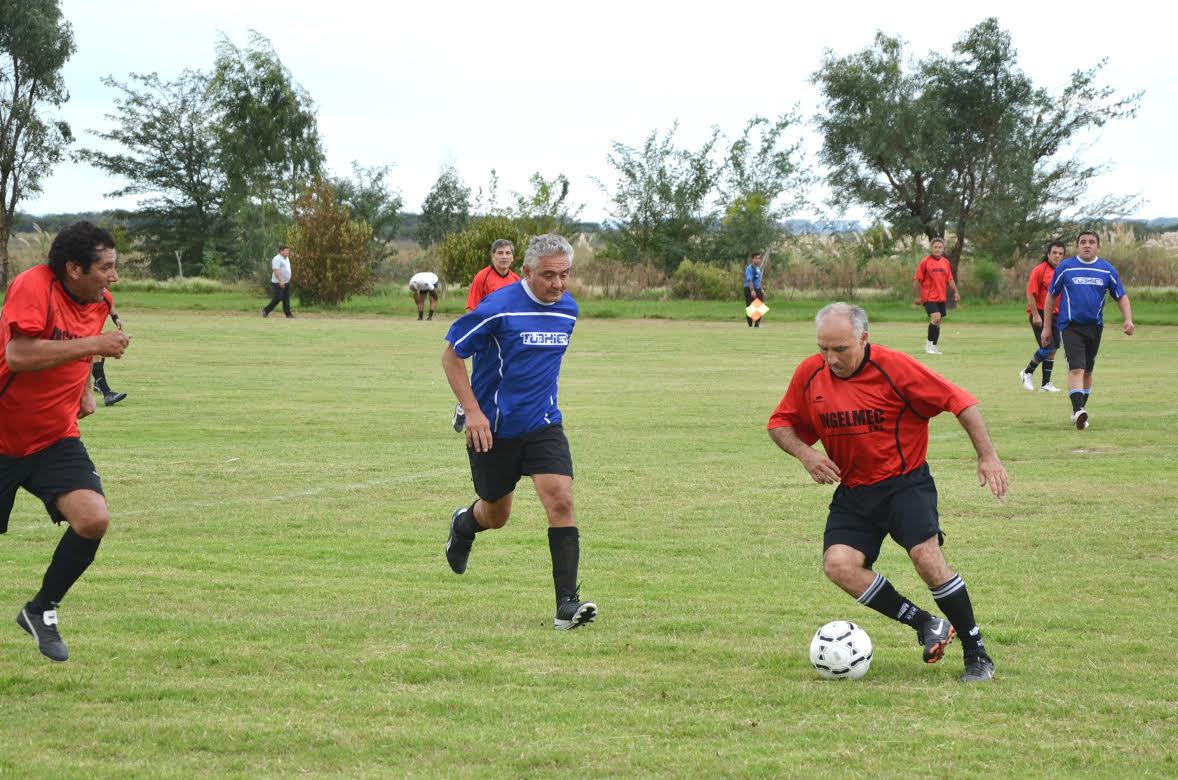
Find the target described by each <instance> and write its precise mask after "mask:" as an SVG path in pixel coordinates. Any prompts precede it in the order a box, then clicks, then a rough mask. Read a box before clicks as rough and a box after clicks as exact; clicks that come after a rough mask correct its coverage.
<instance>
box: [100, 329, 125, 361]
mask: <svg viewBox="0 0 1178 780" xmlns="http://www.w3.org/2000/svg"><path fill="white" fill-rule="evenodd" d="M96 338H97V339H98V350H97V352H96V354H98V355H102V356H103V357H112V358H121V357H122V356H123V353H124V352H126V351H127V346H128V345H129V344H130V343H131V336H130V335H129V334H126V333H124V332H123V331H121V330H110V331H107V332H106V333H101V334H99V335H98V336H97V337H96Z"/></svg>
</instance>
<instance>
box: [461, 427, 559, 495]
mask: <svg viewBox="0 0 1178 780" xmlns="http://www.w3.org/2000/svg"><path fill="white" fill-rule="evenodd" d="M466 454H467V455H468V456H469V457H470V478H471V480H472V481H473V482H474V492H475V494H476V495H478V497H479V498H481V499H483V500H484V501H498V500H499V499H501V498H503V497H504V496H506V495H507V494H508V493H510V492H512V491H513V490H515V485H516V483H517V482H519V480H520V477H530V476H532V475H533V474H564V475H565V476H567V477H571V476H573V454H572V452H570V451H569V440H568V439H566V438H565V435H564V428H563V427H562V426H561V425H560V424H559V423H558V424H556V425H549V426H546V427H544V428H540V429H538V430H535V431H532V432H531V433H525V434H524V435H523V436H520V437H519V438H517V439H498V438H497V439H495V440H494V442H493V443H492V445H491V451H490V452H475V451H474V448H473V447H468V448H467V450H466Z"/></svg>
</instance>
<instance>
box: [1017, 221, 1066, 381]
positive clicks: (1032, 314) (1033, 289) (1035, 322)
mask: <svg viewBox="0 0 1178 780" xmlns="http://www.w3.org/2000/svg"><path fill="white" fill-rule="evenodd" d="M1067 251H1068V247H1067V245H1066V244H1064V243H1063V242H1062V241H1052V242H1051V243H1050V244H1048V245H1047V252H1046V253H1045V254H1044V255H1043V262H1041V263H1039V265H1037V266H1035V267H1034V268H1032V269H1031V275H1030V277H1029V278H1028V279H1027V319H1029V320H1030V321H1031V332H1032V333H1034V334H1035V346H1036V347H1038V349H1036V350H1035V354H1033V355H1031V362H1030V363H1027V367H1026V368H1024V369H1023V370H1022V371H1019V372H1018V378H1019V381H1020V382H1022V383H1023V387H1024V388H1026V389H1027V390H1030V391H1032V392H1034V390H1035V385H1034V384H1033V383H1032V381H1031V379H1032V378H1033V377H1034V375H1035V367H1036V366H1038V365H1039V364H1040V363H1042V364H1043V385H1042V386H1041V387H1040V388H1039V389H1040V390H1041V391H1043V392H1044V393H1058V392H1059V388H1058V387H1056V386H1055V385H1053V384H1051V372H1052V371H1053V370H1054V369H1055V351H1056V350H1057V349H1059V333H1058V332H1054V333H1052V338H1051V346H1050V347H1044V346H1043V345H1042V342H1043V306H1044V301H1045V300H1046V298H1047V290H1048V288H1050V287H1051V277H1052V276H1053V275H1054V274H1055V267H1056V266H1057V265H1059V261H1060V260H1063V256H1064V255H1065V254H1067ZM1057 314H1059V301H1058V300H1057V301H1056V302H1055V307H1054V309H1053V311H1052V315H1053V316H1054V315H1057Z"/></svg>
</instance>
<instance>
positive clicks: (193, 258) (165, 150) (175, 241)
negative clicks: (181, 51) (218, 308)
mask: <svg viewBox="0 0 1178 780" xmlns="http://www.w3.org/2000/svg"><path fill="white" fill-rule="evenodd" d="M103 83H104V84H106V85H107V86H108V87H113V88H115V89H118V90H119V91H120V92H121V93H122V95H121V96H120V97H119V98H116V100H115V112H114V113H112V114H108V115H107V117H108V118H109V119H111V120H112V121H113V122H114V126H113V129H111V130H108V131H106V132H97V131H91V132H93V133H94V134H95V135H96V136H98V137H99V138H102V139H103V140H106V141H110V142H113V143H115V144H118V145H120V146H121V147H122V151H119V152H106V151H102V150H98V149H82V150H81V151H79V153H78V157H79V158H80V159H82V160H85V161H87V162H89V163H91V164H92V165H94V166H96V167H98V168H101V169H102V170H104V171H106V172H107V173H109V174H112V175H114V176H118V177H122V178H124V179H126V180H127V182H128V184H127V185H126V186H123V187H120V188H118V189H116V190H114V191H112V192H110V193H107V195H108V197H119V196H124V195H142V196H144V197H143V199H142V200H141V201H140V202H139V212H138V217H139V219H138V220H137V222H136V229H135V233H136V234H137V235H139V236H140V237H141V238H142V246H143V248H144V250H145V251H146V253H147V254H148V256H149V257H150V258H151V259H152V263H153V266H154V267H155V270H156V271H157V272H162V271H164V270H165V269H167V270H171V269H173V268H175V267H176V265H177V263H180V262H187V263H189V265H188V268H189V269H190V270H191V271H195V272H199V270H200V263H201V262H202V260H203V258H204V257H205V252H206V248H215V247H216V244H217V239H218V237H219V236H221V235H222V233H223V228H224V220H223V218H222V213H221V211H222V206H223V204H224V201H225V194H226V193H225V191H226V177H225V175H224V173H223V172H222V170H221V164H220V162H221V161H220V156H219V147H218V141H217V129H216V121H217V117H216V115H215V114H214V113H213V111H212V106H211V100H210V97H209V92H208V85H209V78H208V76H206V75H205V74H203V73H200V72H198V71H193V70H185V71H184V72H183V73H181V74H180V76H179V77H178V78H177V79H176V80H175V81H164V80H163V79H161V78H160V77H159V75H158V74H156V73H150V74H146V75H142V74H135V73H132V74H131V75H130V78H129V80H128V81H127V82H118V81H116V80H115V79H113V78H110V77H107V78H105V79H103Z"/></svg>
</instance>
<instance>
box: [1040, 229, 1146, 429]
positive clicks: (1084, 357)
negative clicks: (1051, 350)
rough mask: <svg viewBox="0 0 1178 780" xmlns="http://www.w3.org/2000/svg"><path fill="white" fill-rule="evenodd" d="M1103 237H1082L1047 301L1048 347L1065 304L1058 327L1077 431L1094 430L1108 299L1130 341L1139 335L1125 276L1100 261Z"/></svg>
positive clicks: (1086, 233)
mask: <svg viewBox="0 0 1178 780" xmlns="http://www.w3.org/2000/svg"><path fill="white" fill-rule="evenodd" d="M1099 251H1100V236H1098V235H1096V233H1093V232H1092V231H1091V230H1085V231H1084V232H1082V233H1080V236H1079V238H1078V239H1077V241H1076V256H1075V257H1069V258H1068V259H1067V260H1064V261H1063V262H1062V263H1060V264H1059V266H1058V267H1056V269H1055V276H1053V277H1052V279H1051V288H1050V289H1048V291H1047V298H1046V300H1045V301H1044V302H1043V335H1042V342H1041V343H1042V344H1043V346H1044V347H1048V346H1050V344H1051V324H1052V323H1051V317H1052V308H1053V307H1054V306H1055V302H1056V300H1057V299H1058V300H1059V314H1058V315H1056V316H1057V317H1058V318H1059V320H1058V323H1057V326H1056V327H1057V328H1058V330H1059V333H1060V336H1061V339H1062V341H1063V350H1064V354H1065V355H1067V358H1068V398H1069V399H1071V402H1072V423H1073V424H1074V425H1075V426H1076V429H1077V430H1081V431H1082V430H1084V429H1085V428H1087V427H1088V408H1087V407H1088V402H1089V396H1090V395H1091V394H1092V370H1093V369H1094V368H1095V367H1096V353H1097V352H1098V351H1099V350H1100V336H1101V334H1102V333H1103V332H1104V296H1105V293H1107V294H1109V295H1111V296H1112V297H1113V299H1114V300H1115V301H1116V302H1117V306H1118V307H1120V309H1121V317H1122V319H1123V320H1124V324H1123V325H1122V326H1121V330H1123V331H1124V332H1125V335H1126V336H1132V335H1133V331H1134V329H1135V328H1134V325H1133V310H1132V309H1131V308H1130V307H1129V296H1128V295H1127V294H1126V293H1125V288H1124V286H1123V285H1122V284H1121V277H1120V276H1119V275H1117V269H1115V268H1113V266H1112V263H1110V262H1109V261H1108V260H1105V259H1104V258H1102V257H1097V254H1096V253H1097V252H1099Z"/></svg>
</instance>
